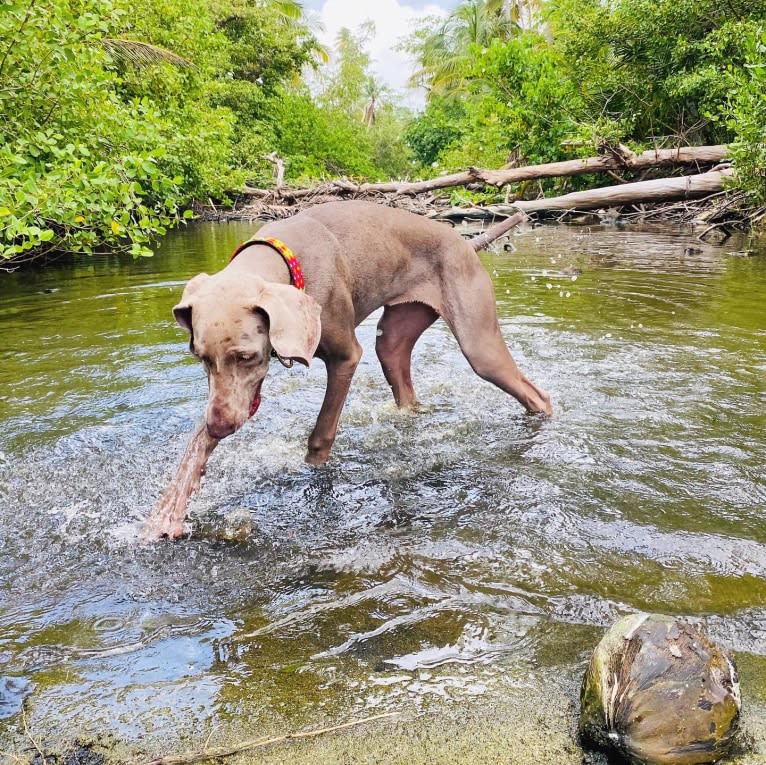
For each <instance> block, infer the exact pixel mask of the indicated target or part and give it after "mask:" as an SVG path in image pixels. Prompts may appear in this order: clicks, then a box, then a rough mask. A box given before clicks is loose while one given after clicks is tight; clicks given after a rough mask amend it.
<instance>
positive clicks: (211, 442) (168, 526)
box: [141, 420, 220, 542]
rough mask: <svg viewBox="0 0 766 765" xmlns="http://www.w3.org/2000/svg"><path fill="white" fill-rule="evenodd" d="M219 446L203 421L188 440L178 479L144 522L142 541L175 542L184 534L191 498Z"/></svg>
mask: <svg viewBox="0 0 766 765" xmlns="http://www.w3.org/2000/svg"><path fill="white" fill-rule="evenodd" d="M219 442H220V440H219V439H217V438H213V437H212V436H211V435H210V434H209V433H208V431H207V425H206V424H205V421H204V420H203V421H202V423H200V425H198V426H197V429H196V430H195V431H194V433H193V434H192V437H191V439H189V444H188V446H187V447H186V451H185V452H184V456H183V457H182V458H181V462H180V464H179V465H178V470H177V471H176V476H175V479H174V480H173V482H172V483H171V484H170V486H169V487H168V488H167V489H166V491H165V493H164V494H163V495H162V496H161V497H160V499H159V501H158V502H157V504H156V505H155V506H154V507H153V508H152V511H151V512H150V513H149V515H148V516H147V518H146V520H145V521H144V525H143V528H142V529H141V539H142V541H145V542H151V541H155V540H157V539H162V537H167V538H168V539H176V538H177V537H180V536H181V535H182V534H183V532H184V524H183V522H184V518H186V506H187V504H188V502H189V497H191V495H192V494H194V492H195V491H198V490H199V486H200V479H201V478H202V476H203V475H204V474H205V465H206V464H207V461H208V459H209V457H210V455H211V454H212V452H213V449H215V447H216V446H217V445H218V444H219Z"/></svg>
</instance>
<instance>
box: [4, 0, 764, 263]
mask: <svg viewBox="0 0 766 765" xmlns="http://www.w3.org/2000/svg"><path fill="white" fill-rule="evenodd" d="M765 18H766V0H731V1H730V2H728V3H725V4H720V3H717V2H713V0H672V2H671V0H610V2H603V0H539V1H535V0H514V1H510V2H509V0H464V2H463V3H461V4H460V5H458V6H457V7H456V8H455V9H454V11H453V12H452V13H450V14H449V15H448V16H447V17H446V18H442V19H431V20H430V21H427V22H425V23H424V24H423V25H422V26H421V28H420V29H418V30H416V31H415V32H414V33H412V34H411V35H410V36H409V38H407V39H406V40H405V41H403V46H404V47H405V48H407V49H408V50H409V51H410V53H411V54H412V56H413V57H414V60H415V64H414V68H413V83H416V84H417V85H418V86H420V87H421V88H423V89H424V90H423V91H422V92H424V93H425V99H426V100H425V106H424V108H423V109H422V111H420V112H419V113H416V114H415V113H412V112H411V111H410V110H408V109H406V108H404V107H403V105H402V100H401V94H395V93H392V92H391V91H390V90H389V89H388V88H387V86H386V85H385V83H383V82H381V81H380V79H379V78H378V77H377V76H376V75H375V73H374V71H373V68H372V62H371V60H370V56H369V53H368V46H369V41H370V36H371V35H372V34H373V33H374V28H373V27H372V26H371V25H369V24H368V25H365V26H363V27H362V28H360V29H344V30H342V31H341V32H340V34H339V36H338V38H337V40H336V41H335V44H334V45H333V46H332V49H331V50H325V49H324V48H323V47H322V46H321V45H320V44H319V42H318V41H317V38H316V34H315V32H314V30H313V29H312V26H311V22H310V20H309V19H308V18H307V17H306V15H305V14H304V12H303V9H302V7H301V5H300V3H298V2H296V0H197V2H195V3H193V4H191V3H187V4H183V3H176V2H171V0H47V1H46V3H44V4H43V3H40V2H39V0H0V114H1V115H2V121H0V257H3V258H17V259H18V258H25V257H27V256H33V255H35V256H36V255H40V254H44V253H45V252H46V251H49V250H56V251H64V252H66V251H69V252H86V253H87V252H92V251H94V250H95V249H97V248H99V247H102V246H104V245H107V246H110V247H116V248H118V249H119V248H122V249H127V250H128V251H130V252H132V253H133V254H134V255H145V254H149V253H150V252H151V250H150V243H151V241H152V240H153V239H154V238H156V237H157V236H158V235H161V234H162V233H163V232H164V231H165V230H166V229H167V228H168V227H169V226H172V225H175V224H176V223H177V222H178V221H179V220H180V219H181V218H182V216H183V215H184V214H186V215H188V214H189V213H188V212H187V213H184V211H185V210H187V209H188V207H189V206H190V205H191V203H192V202H193V201H194V200H208V199H212V200H215V201H216V203H218V202H223V203H226V202H227V201H230V200H231V199H233V198H234V196H235V195H236V194H237V192H238V190H239V189H241V188H242V187H243V186H244V184H246V183H247V184H250V185H258V186H268V185H270V184H271V183H272V182H273V166H272V164H271V162H270V161H269V159H268V157H269V156H272V157H273V155H274V153H276V154H277V155H278V156H279V157H280V158H281V159H282V160H283V161H284V165H285V173H286V180H287V182H292V183H304V182H312V181H316V180H318V179H323V178H329V177H337V176H347V177H350V178H353V179H358V180H381V179H385V178H404V177H413V176H420V177H424V176H425V177H427V176H433V175H437V174H439V173H443V172H450V171H453V170H456V169H462V168H464V167H466V166H468V165H480V166H500V165H504V164H506V163H525V164H530V163H535V162H547V161H555V160H560V159H569V158H573V157H578V156H586V155H589V154H592V153H593V152H594V150H597V149H598V148H599V147H602V146H609V145H616V144H618V143H627V144H629V145H632V146H633V148H635V149H642V148H647V147H654V146H660V147H667V146H674V145H683V144H704V143H719V142H726V143H730V144H731V147H732V148H731V153H732V156H733V157H734V158H735V160H736V167H737V183H738V185H739V186H740V187H741V188H743V189H744V190H746V191H747V192H748V193H749V194H750V195H751V196H752V197H753V198H754V199H756V200H757V201H759V202H760V203H766V188H765V187H764V183H765V182H764V177H765V174H764V170H763V168H764V166H766V149H765V148H764V147H765V146H766V135H765V134H764V133H765V130H766V128H765V126H766V98H765V97H764V92H766V88H765V87H764V85H766V82H765V80H766V25H765V23H764V19H765ZM551 183H555V182H553V181H552V182H551ZM560 183H564V184H571V183H580V184H582V183H587V179H579V180H577V181H572V180H568V181H563V182H560ZM519 193H523V189H521V190H519Z"/></svg>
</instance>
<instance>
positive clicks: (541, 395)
mask: <svg viewBox="0 0 766 765" xmlns="http://www.w3.org/2000/svg"><path fill="white" fill-rule="evenodd" d="M445 286H446V285H445ZM446 289H447V290H448V291H449V293H450V294H449V295H445V301H444V308H443V314H442V315H443V318H444V320H445V321H446V322H447V324H448V325H449V327H450V329H451V330H452V332H453V333H454V335H455V337H456V338H457V341H458V344H459V345H460V350H461V351H462V352H463V355H464V356H465V357H466V359H468V363H469V364H470V365H471V368H472V369H473V371H474V372H476V374H477V375H479V376H480V377H482V378H483V379H485V380H487V381H488V382H491V383H493V384H494V385H496V386H497V387H498V388H500V389H501V390H503V391H505V392H506V393H509V394H510V395H511V396H513V397H514V398H515V399H516V400H517V401H518V402H519V403H520V404H521V405H522V406H523V407H525V408H526V409H527V411H529V412H534V413H538V412H539V413H544V414H552V412H553V409H552V407H551V399H550V396H549V395H548V394H547V393H546V392H545V391H544V390H543V389H542V388H539V387H538V386H537V385H535V384H534V383H533V382H532V381H531V380H529V379H528V378H527V377H526V376H524V375H523V374H522V373H521V371H520V370H519V368H518V367H517V366H516V362H515V361H514V360H513V357H512V356H511V354H510V351H509V350H508V347H507V346H506V344H505V340H504V339H503V335H502V333H501V332H500V326H499V325H498V322H497V309H496V307H495V293H494V288H493V286H492V281H491V280H490V278H489V275H488V274H487V273H486V271H484V269H482V268H477V270H476V271H475V272H474V273H472V274H471V275H470V276H469V277H468V278H467V279H466V281H464V282H463V283H462V284H459V285H454V284H450V285H449V286H446Z"/></svg>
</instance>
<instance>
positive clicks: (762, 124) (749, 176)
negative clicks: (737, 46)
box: [725, 27, 766, 205]
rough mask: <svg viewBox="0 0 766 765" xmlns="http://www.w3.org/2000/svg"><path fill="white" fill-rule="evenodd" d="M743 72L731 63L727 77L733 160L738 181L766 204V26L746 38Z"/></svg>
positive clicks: (758, 201) (755, 197) (756, 199)
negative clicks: (733, 134)
mask: <svg viewBox="0 0 766 765" xmlns="http://www.w3.org/2000/svg"><path fill="white" fill-rule="evenodd" d="M744 54H745V71H744V74H740V73H738V72H737V70H736V69H735V68H734V67H733V66H730V67H728V68H727V70H726V78H725V79H726V80H727V81H728V83H729V85H730V94H731V100H732V107H731V113H730V114H731V116H730V117H729V127H730V129H731V130H732V131H733V132H734V133H735V134H736V139H735V140H734V142H733V143H732V145H731V154H732V156H733V158H734V160H735V162H736V171H737V184H738V185H739V186H740V188H743V189H744V190H746V191H747V192H749V193H750V195H751V196H752V197H753V199H754V201H755V202H757V203H758V204H761V205H764V204H766V98H765V97H764V93H766V27H760V28H758V29H756V30H755V31H753V32H752V33H751V34H750V35H749V36H748V38H747V39H746V41H745V45H744Z"/></svg>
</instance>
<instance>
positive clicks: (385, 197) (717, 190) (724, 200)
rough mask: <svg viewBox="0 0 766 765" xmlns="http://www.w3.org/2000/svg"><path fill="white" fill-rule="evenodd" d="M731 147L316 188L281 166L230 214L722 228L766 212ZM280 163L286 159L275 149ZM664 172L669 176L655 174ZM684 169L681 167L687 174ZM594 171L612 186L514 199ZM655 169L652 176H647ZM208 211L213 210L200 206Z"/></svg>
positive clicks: (623, 150)
mask: <svg viewBox="0 0 766 765" xmlns="http://www.w3.org/2000/svg"><path fill="white" fill-rule="evenodd" d="M727 157H728V147H727V146H725V145H717V146H687V147H680V148H676V149H656V150H651V151H645V152H643V153H641V154H635V153H633V152H631V151H630V150H629V149H628V148H627V147H625V146H621V145H620V146H617V147H612V148H610V149H608V150H605V151H604V153H603V154H601V155H599V156H597V157H589V158H586V159H574V160H569V161H565V162H552V163H548V164H542V165H530V166H527V167H508V166H506V167H503V168H500V169H495V170H490V169H482V168H476V167H471V168H468V169H467V170H465V171H463V172H460V173H452V174H450V175H444V176H440V177H437V178H431V179H428V180H423V181H413V182H410V181H388V182H385V183H354V182H353V181H351V180H348V179H346V178H343V179H338V180H333V181H328V182H326V183H321V184H319V185H317V186H314V187H312V188H291V187H289V186H287V185H285V184H284V183H283V180H282V175H281V173H280V175H279V177H278V178H277V184H276V186H275V188H274V189H257V188H250V187H248V188H245V189H244V191H243V193H242V198H241V200H240V206H239V207H238V208H237V209H235V210H233V211H231V212H229V213H227V214H226V217H227V218H229V219H231V218H240V219H261V220H263V219H266V220H273V219H278V218H285V217H289V216H290V215H294V214H295V213H296V212H297V211H299V210H301V209H305V208H307V207H311V206H313V205H315V204H320V203H322V202H328V201H332V200H338V199H360V198H364V199H372V200H374V201H377V202H380V203H382V204H388V205H391V206H395V207H403V208H405V209H408V210H410V211H412V212H415V213H418V214H420V215H427V216H429V217H435V218H439V219H442V220H446V221H450V222H456V221H466V220H474V221H489V220H494V219H495V218H506V217H509V216H512V215H514V214H516V213H518V212H520V211H521V212H524V213H527V214H533V215H535V216H536V217H540V216H545V217H550V216H551V215H553V216H554V217H556V218H560V217H563V216H567V215H571V214H574V213H579V212H582V211H604V210H608V211H609V215H610V216H613V215H614V214H615V211H617V212H618V213H619V215H620V216H621V217H628V218H632V219H634V220H647V219H651V218H655V219H656V218H657V217H661V218H662V219H666V220H667V219H673V220H679V221H684V222H689V221H691V220H698V219H700V216H702V221H703V222H707V223H708V224H709V226H710V227H712V228H718V226H719V224H720V225H721V226H723V227H724V228H725V224H724V223H722V222H721V221H726V220H727V217H726V216H727V215H728V216H729V218H734V217H736V216H733V215H732V209H733V208H735V207H737V209H738V211H739V220H740V221H741V220H742V218H743V216H744V217H745V218H748V221H746V222H749V223H753V222H755V220H757V219H760V218H762V217H764V214H763V211H762V210H755V209H751V210H745V212H744V213H743V211H742V208H741V206H738V205H737V204H733V201H732V200H738V201H739V202H744V198H743V195H741V194H740V195H737V192H736V191H735V190H728V186H730V185H731V184H730V183H729V182H728V181H729V179H731V178H732V175H733V171H732V168H731V166H730V164H729V163H728V161H727ZM269 160H270V161H272V162H274V163H275V165H276V167H277V168H278V170H283V165H282V164H281V160H279V158H278V157H277V156H276V155H270V156H269ZM658 172H662V173H663V176H664V177H660V178H657V177H655V176H656V175H657V174H658ZM679 173H680V174H679ZM586 174H591V175H592V174H602V175H605V176H606V177H608V178H609V179H610V181H611V185H608V186H602V187H600V188H595V189H590V190H588V191H577V192H572V193H569V194H564V195H561V196H555V197H547V198H545V197H543V196H542V195H539V196H538V197H537V198H524V199H513V198H511V189H512V188H516V187H520V188H521V190H522V192H523V193H524V195H525V196H527V197H528V196H529V194H528V191H529V188H530V187H532V188H536V187H537V186H539V184H535V183H534V182H539V181H541V180H544V179H550V178H568V177H575V176H580V175H586ZM647 176H651V178H648V179H647ZM458 186H463V187H465V188H467V189H469V190H478V191H486V190H492V189H494V190H500V189H503V188H505V189H506V199H507V200H508V201H507V202H505V203H503V204H491V205H487V206H481V207H480V206H469V207H463V206H461V207H452V206H450V204H449V198H448V195H447V194H445V193H444V191H445V190H449V189H454V188H455V187H458ZM200 212H201V213H202V215H203V216H205V212H206V211H205V210H201V211H200Z"/></svg>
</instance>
